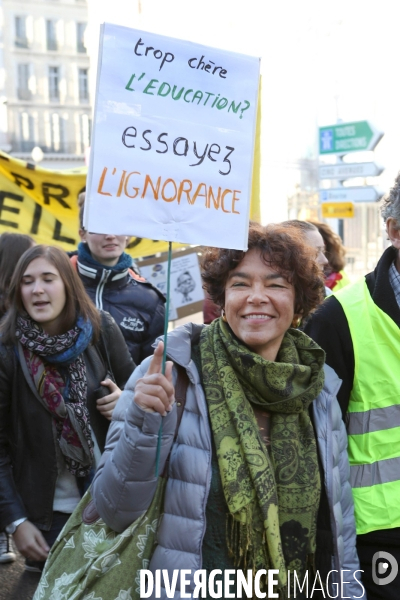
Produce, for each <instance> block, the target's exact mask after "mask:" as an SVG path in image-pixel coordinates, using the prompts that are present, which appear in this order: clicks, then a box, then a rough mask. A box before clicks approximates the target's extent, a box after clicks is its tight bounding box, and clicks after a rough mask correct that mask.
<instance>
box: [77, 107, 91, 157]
mask: <svg viewBox="0 0 400 600" xmlns="http://www.w3.org/2000/svg"><path fill="white" fill-rule="evenodd" d="M79 129H80V138H81V152H82V154H83V153H84V152H85V150H86V148H89V146H90V136H91V133H92V121H91V119H90V118H89V117H88V115H80V118H79Z"/></svg>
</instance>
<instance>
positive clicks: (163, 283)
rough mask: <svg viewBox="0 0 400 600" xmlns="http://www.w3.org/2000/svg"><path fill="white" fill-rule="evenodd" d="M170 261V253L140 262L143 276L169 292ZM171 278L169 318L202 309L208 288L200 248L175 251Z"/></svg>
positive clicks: (163, 290) (180, 317)
mask: <svg viewBox="0 0 400 600" xmlns="http://www.w3.org/2000/svg"><path fill="white" fill-rule="evenodd" d="M167 261H168V259H167V255H166V254H164V255H163V256H160V257H158V258H147V259H145V260H143V261H141V262H140V263H139V268H140V273H141V275H143V277H145V278H146V279H147V281H149V282H150V283H152V284H153V285H154V286H155V287H156V288H157V289H159V290H160V292H162V293H163V294H166V291H167V267H168V263H167ZM170 278H171V280H170V298H169V315H168V318H169V321H174V320H175V319H182V318H183V317H186V316H188V315H192V314H194V313H196V312H200V311H202V310H203V301H204V290H203V283H202V280H201V274H200V264H199V254H198V248H197V249H196V248H188V249H186V250H177V251H176V252H174V253H173V255H172V260H171V274H170Z"/></svg>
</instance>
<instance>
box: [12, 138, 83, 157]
mask: <svg viewBox="0 0 400 600" xmlns="http://www.w3.org/2000/svg"><path fill="white" fill-rule="evenodd" d="M35 146H39V147H40V148H41V149H42V150H43V152H44V154H79V153H81V154H83V153H84V151H85V148H84V147H83V145H82V144H77V143H76V142H71V141H68V142H62V141H60V142H59V143H58V144H53V145H46V143H45V142H37V141H30V140H15V139H14V140H12V141H11V152H32V150H33V148H34V147H35Z"/></svg>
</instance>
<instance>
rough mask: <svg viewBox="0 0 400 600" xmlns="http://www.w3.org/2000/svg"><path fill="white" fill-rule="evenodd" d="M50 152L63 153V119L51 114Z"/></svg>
mask: <svg viewBox="0 0 400 600" xmlns="http://www.w3.org/2000/svg"><path fill="white" fill-rule="evenodd" d="M50 143H51V147H50V150H51V152H64V145H65V144H64V119H62V118H61V117H60V115H59V114H57V113H53V114H52V115H51V117H50Z"/></svg>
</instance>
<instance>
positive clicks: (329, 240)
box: [309, 221, 346, 273]
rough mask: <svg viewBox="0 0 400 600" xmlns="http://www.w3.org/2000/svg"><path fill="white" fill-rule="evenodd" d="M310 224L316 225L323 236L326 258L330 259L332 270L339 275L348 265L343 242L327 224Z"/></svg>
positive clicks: (317, 222)
mask: <svg viewBox="0 0 400 600" xmlns="http://www.w3.org/2000/svg"><path fill="white" fill-rule="evenodd" d="M309 223H311V224H312V225H315V227H316V228H317V229H318V231H319V232H320V234H321V235H322V239H323V240H324V243H325V248H326V252H325V256H326V258H327V259H328V262H329V266H330V268H331V269H332V271H333V272H335V273H339V271H341V270H342V269H344V267H345V264H346V261H345V258H344V257H345V254H346V250H345V248H344V246H343V244H342V240H341V239H340V237H339V236H338V234H337V233H335V232H334V231H332V229H331V228H330V227H329V225H327V224H326V223H320V222H319V221H309Z"/></svg>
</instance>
